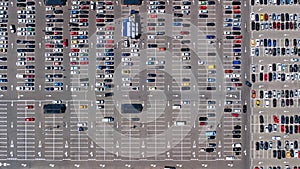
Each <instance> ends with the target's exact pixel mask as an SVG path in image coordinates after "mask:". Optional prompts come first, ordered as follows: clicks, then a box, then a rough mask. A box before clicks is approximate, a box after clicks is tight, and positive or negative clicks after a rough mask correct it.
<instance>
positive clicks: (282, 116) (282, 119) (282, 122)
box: [281, 115, 285, 124]
mask: <svg viewBox="0 0 300 169" xmlns="http://www.w3.org/2000/svg"><path fill="white" fill-rule="evenodd" d="M284 122H285V120H284V115H281V124H284Z"/></svg>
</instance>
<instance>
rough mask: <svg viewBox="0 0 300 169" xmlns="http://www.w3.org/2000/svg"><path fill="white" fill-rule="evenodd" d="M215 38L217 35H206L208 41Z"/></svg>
mask: <svg viewBox="0 0 300 169" xmlns="http://www.w3.org/2000/svg"><path fill="white" fill-rule="evenodd" d="M215 37H216V36H215V35H206V39H214V38H215Z"/></svg>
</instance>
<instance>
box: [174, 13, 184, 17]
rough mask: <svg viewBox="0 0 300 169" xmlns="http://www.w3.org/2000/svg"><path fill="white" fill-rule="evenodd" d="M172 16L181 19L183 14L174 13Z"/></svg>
mask: <svg viewBox="0 0 300 169" xmlns="http://www.w3.org/2000/svg"><path fill="white" fill-rule="evenodd" d="M174 16H176V17H183V14H182V13H174Z"/></svg>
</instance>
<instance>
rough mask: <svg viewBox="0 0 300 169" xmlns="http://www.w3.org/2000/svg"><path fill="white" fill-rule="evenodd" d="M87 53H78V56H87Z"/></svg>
mask: <svg viewBox="0 0 300 169" xmlns="http://www.w3.org/2000/svg"><path fill="white" fill-rule="evenodd" d="M88 55H89V54H88V53H80V56H88Z"/></svg>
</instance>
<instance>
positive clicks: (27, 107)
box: [25, 105, 33, 109]
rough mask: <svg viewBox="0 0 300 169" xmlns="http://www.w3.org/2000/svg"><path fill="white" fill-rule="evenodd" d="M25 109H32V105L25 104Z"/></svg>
mask: <svg viewBox="0 0 300 169" xmlns="http://www.w3.org/2000/svg"><path fill="white" fill-rule="evenodd" d="M25 109H33V105H27V106H25Z"/></svg>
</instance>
